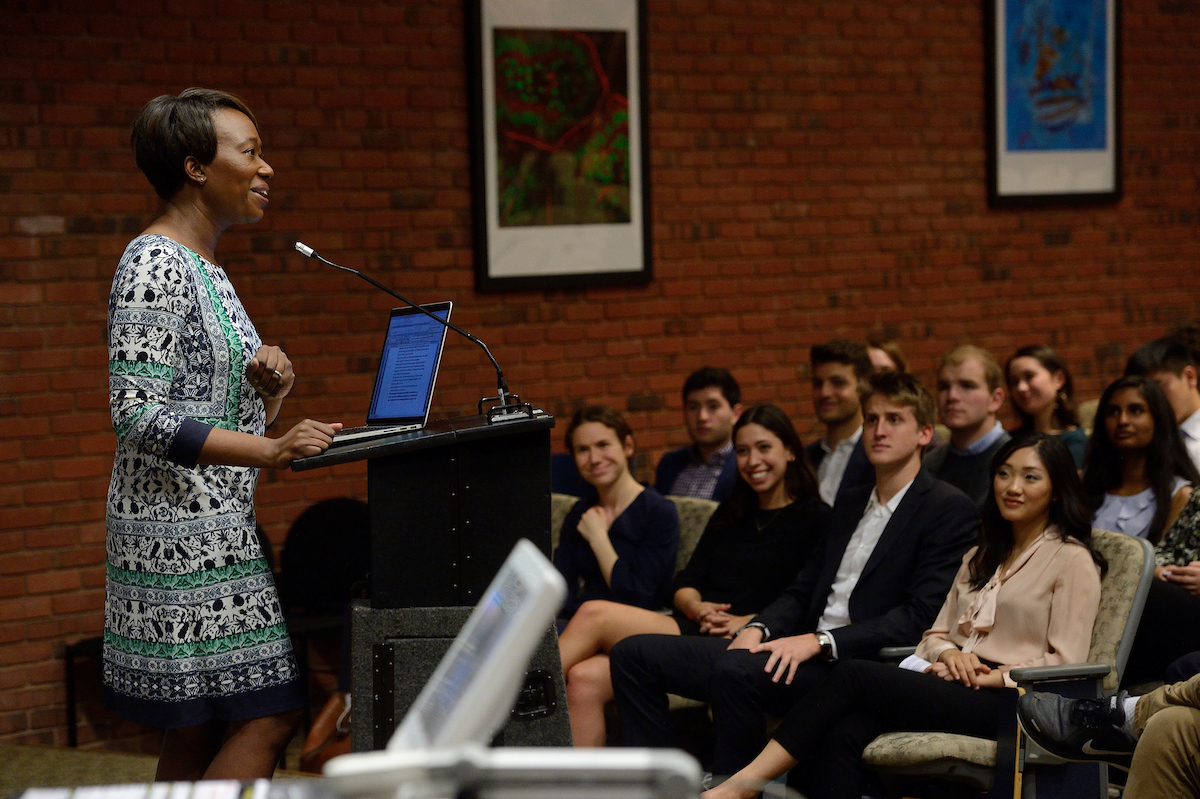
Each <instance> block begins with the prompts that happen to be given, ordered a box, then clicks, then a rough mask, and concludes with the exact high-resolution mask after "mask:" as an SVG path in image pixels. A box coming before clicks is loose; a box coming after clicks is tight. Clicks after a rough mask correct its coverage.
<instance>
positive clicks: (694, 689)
mask: <svg viewBox="0 0 1200 799" xmlns="http://www.w3.org/2000/svg"><path fill="white" fill-rule="evenodd" d="M728 646H729V642H728V641H726V640H725V639H723V638H708V637H703V636H689V635H682V636H681V635H634V636H630V637H629V638H626V639H624V640H623V641H619V642H618V643H617V645H616V646H614V647H613V648H612V651H611V652H609V673H610V674H611V675H612V684H613V693H614V695H615V697H616V701H617V712H619V713H620V714H621V740H622V743H624V744H625V745H626V746H657V747H668V746H675V745H676V744H675V728H674V726H673V725H672V724H671V716H670V712H669V709H668V706H667V694H668V693H672V694H678V695H680V696H686V697H688V698H689V699H698V700H701V701H705V702H707V701H708V700H709V696H708V685H709V676H710V674H711V672H712V664H713V662H714V661H715V660H716V659H717V658H718V657H719V656H720V655H721V653H722V652H724V651H725V648H726V647H728Z"/></svg>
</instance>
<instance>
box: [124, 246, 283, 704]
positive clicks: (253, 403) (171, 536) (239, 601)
mask: <svg viewBox="0 0 1200 799" xmlns="http://www.w3.org/2000/svg"><path fill="white" fill-rule="evenodd" d="M261 344H262V342H261V340H260V339H259V337H258V333H257V332H256V331H255V329H254V325H253V324H252V323H251V322H250V319H249V317H247V315H246V311H245V309H243V308H242V303H241V301H240V300H238V297H237V294H236V293H235V292H234V289H233V286H232V285H231V284H230V282H229V279H228V278H227V277H226V275H225V272H224V270H222V269H221V267H219V266H217V265H216V264H213V263H209V262H208V261H205V260H203V259H202V258H200V256H199V255H197V254H196V253H194V252H192V251H191V250H189V249H187V248H186V247H183V246H182V245H180V244H178V243H176V242H174V241H172V240H171V239H168V238H165V237H163V236H139V237H138V238H136V239H134V240H133V241H132V242H131V243H130V244H129V247H128V248H127V249H126V250H125V254H124V256H123V257H122V258H121V262H120V264H119V265H118V267H117V273H116V276H115V277H114V278H113V287H112V294H111V296H110V298H109V310H108V348H109V350H108V351H109V400H110V404H111V409H112V420H113V427H114V428H115V430H116V433H117V452H116V458H115V460H114V462H113V473H112V482H111V484H110V486H109V491H108V514H107V526H108V578H107V581H106V593H107V597H106V602H105V613H104V617H105V619H104V628H105V629H104V683H105V698H106V700H107V702H108V704H109V706H110V707H111V708H113V709H114V710H116V711H117V712H118V713H119V714H120V715H121V716H122V717H123V718H127V719H130V720H133V721H139V722H142V723H146V724H152V725H154V726H159V727H186V726H192V725H195V724H201V723H203V722H206V721H209V720H212V719H226V720H232V719H245V718H257V717H260V716H264V715H270V714H273V713H278V712H282V711H285V710H292V709H295V708H298V707H301V706H303V704H304V701H305V698H304V695H303V689H302V687H301V685H300V681H299V678H298V671H297V668H296V661H295V657H294V656H293V654H292V646H291V641H290V640H289V638H288V634H287V629H286V627H285V625H284V620H283V613H282V610H281V608H280V605H279V598H278V595H277V594H276V591H275V583H274V580H273V578H272V576H271V571H270V569H269V568H268V566H267V562H266V560H265V559H264V558H263V553H262V549H261V547H260V546H259V543H258V539H257V537H256V536H255V521H254V490H255V486H256V484H257V482H258V470H257V469H252V468H246V467H238V466H198V465H196V461H197V459H198V457H199V454H200V448H201V447H202V446H203V444H204V440H205V438H206V437H207V435H208V433H209V431H210V430H211V429H212V428H213V427H221V428H224V429H226V430H239V431H241V432H243V433H251V434H254V435H262V434H263V432H264V422H265V408H264V405H263V402H262V399H261V398H260V397H259V396H258V394H257V393H256V392H255V391H254V389H253V387H251V386H250V384H249V382H248V381H247V380H246V379H245V377H244V373H245V369H246V366H247V364H249V362H250V359H251V358H252V357H253V356H254V354H255V352H257V351H258V348H259V347H260V346H261Z"/></svg>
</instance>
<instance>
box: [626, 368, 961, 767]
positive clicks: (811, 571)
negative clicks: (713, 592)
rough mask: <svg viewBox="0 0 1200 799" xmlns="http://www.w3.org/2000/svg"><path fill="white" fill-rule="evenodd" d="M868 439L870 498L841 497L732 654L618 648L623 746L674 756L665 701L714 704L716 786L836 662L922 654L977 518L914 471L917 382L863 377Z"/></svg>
mask: <svg viewBox="0 0 1200 799" xmlns="http://www.w3.org/2000/svg"><path fill="white" fill-rule="evenodd" d="M870 387H871V388H870V394H869V395H868V397H867V400H866V402H865V403H864V406H865V408H866V414H865V424H864V432H863V438H864V440H865V442H866V452H867V456H868V457H869V458H870V459H871V463H872V464H873V465H874V468H875V474H876V485H875V487H874V488H872V487H860V488H857V489H852V490H849V491H847V492H845V493H844V494H843V495H842V496H841V497H839V499H838V501H837V504H836V505H835V506H834V508H833V515H832V517H831V519H830V525H829V534H828V536H827V538H826V539H825V541H824V542H823V543H822V545H821V546H820V547H818V549H817V550H816V552H814V554H813V556H812V558H811V560H810V561H809V562H808V564H807V565H806V566H805V567H804V569H803V570H802V571H801V572H800V574H799V575H798V576H797V578H796V581H795V582H794V583H793V584H792V585H791V586H790V587H789V588H788V589H787V590H786V591H785V592H784V594H783V595H782V596H780V597H779V599H777V600H776V601H775V602H773V603H772V604H771V605H770V606H769V607H767V609H766V610H764V611H763V612H762V613H760V614H759V615H758V616H756V617H755V618H754V619H753V620H752V621H751V622H750V623H749V624H747V625H746V626H745V627H743V628H742V629H741V630H739V631H738V633H737V634H736V635H735V636H734V639H733V641H732V642H729V641H726V640H724V639H716V638H707V637H701V636H667V635H639V636H634V637H632V638H626V639H625V640H624V641H621V642H620V643H618V644H617V645H616V646H615V647H613V649H612V652H611V671H612V681H613V688H614V690H615V692H616V699H617V706H618V709H619V711H620V716H621V728H622V731H623V738H624V742H625V743H626V744H627V745H630V746H673V745H674V730H673V729H672V726H671V721H670V718H669V715H668V711H667V697H666V695H667V694H668V693H674V694H680V695H682V696H687V697H691V698H693V699H699V700H703V701H710V702H712V703H713V721H714V722H715V725H716V747H715V750H714V757H713V769H714V773H716V774H733V773H735V772H737V771H738V770H740V769H741V768H742V767H743V766H745V765H746V764H747V763H749V762H750V761H751V760H752V759H753V758H754V757H755V756H756V755H758V753H759V752H760V751H761V750H762V748H763V746H764V745H765V744H766V738H765V722H764V715H765V714H767V713H774V714H782V713H786V712H787V711H788V710H789V709H790V708H791V707H792V706H793V705H794V704H795V703H796V702H798V701H799V700H800V698H801V697H803V695H804V694H805V693H806V692H807V691H809V690H810V689H812V688H813V687H814V686H816V685H817V684H818V683H819V682H820V681H821V680H822V679H823V678H824V677H825V675H826V674H827V673H828V671H829V669H830V668H832V666H833V663H834V662H835V661H837V660H843V659H848V658H872V657H875V656H876V655H877V654H878V652H879V649H880V648H881V647H884V646H903V645H911V644H916V643H917V642H918V641H920V639H921V634H922V633H923V632H924V631H925V630H926V629H928V628H929V626H930V624H932V622H933V620H934V618H935V617H936V615H937V612H938V610H939V609H940V608H941V606H942V603H943V602H944V601H945V598H946V593H947V591H949V589H950V584H951V582H952V581H953V579H954V575H955V573H956V572H957V570H958V567H959V564H960V562H961V560H962V556H963V553H964V552H966V550H967V549H968V548H969V547H970V546H971V545H972V544H973V543H974V542H975V539H976V537H977V535H978V528H979V510H978V509H977V508H976V506H975V504H974V503H973V502H972V501H971V500H970V499H969V498H968V497H967V496H966V495H965V494H963V493H962V492H961V491H959V490H958V489H956V488H953V487H952V486H949V485H947V484H945V483H942V482H940V481H938V480H935V479H934V478H932V477H930V476H929V475H928V474H927V473H925V472H922V471H921V450H922V448H923V447H924V446H925V445H926V444H928V443H929V440H930V438H931V437H932V435H933V418H934V403H933V398H932V397H931V396H930V394H929V392H928V391H926V390H925V388H924V387H923V386H922V385H921V384H920V383H919V382H918V381H917V380H916V379H915V378H914V377H912V376H911V375H906V374H897V373H894V372H887V373H881V374H878V375H874V376H872V377H871V382H870Z"/></svg>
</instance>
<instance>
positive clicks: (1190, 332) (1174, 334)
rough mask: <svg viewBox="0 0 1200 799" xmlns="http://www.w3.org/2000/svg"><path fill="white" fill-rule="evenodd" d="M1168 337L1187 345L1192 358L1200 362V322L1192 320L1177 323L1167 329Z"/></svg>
mask: <svg viewBox="0 0 1200 799" xmlns="http://www.w3.org/2000/svg"><path fill="white" fill-rule="evenodd" d="M1167 338H1169V339H1171V340H1172V341H1178V342H1179V343H1180V344H1182V345H1183V346H1185V347H1187V348H1188V352H1190V353H1191V354H1192V360H1193V361H1195V362H1196V363H1197V364H1200V322H1197V321H1195V320H1191V321H1188V322H1182V323H1180V324H1178V325H1175V327H1173V328H1171V329H1170V330H1168V331H1167Z"/></svg>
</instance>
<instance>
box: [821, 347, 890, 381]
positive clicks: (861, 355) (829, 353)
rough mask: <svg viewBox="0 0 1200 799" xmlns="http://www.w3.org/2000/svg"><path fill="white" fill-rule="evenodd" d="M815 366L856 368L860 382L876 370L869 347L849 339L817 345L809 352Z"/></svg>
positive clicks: (855, 372)
mask: <svg viewBox="0 0 1200 799" xmlns="http://www.w3.org/2000/svg"><path fill="white" fill-rule="evenodd" d="M808 355H809V360H810V361H811V363H812V365H813V366H819V365H821V364H823V363H843V364H846V365H847V366H853V367H854V374H855V376H857V377H858V379H859V382H862V381H864V380H866V379H867V378H868V377H870V376H871V373H872V372H873V371H875V370H874V368H873V367H872V366H871V356H870V355H868V354H867V345H866V344H863V343H862V342H861V341H851V340H850V339H848V338H835V339H834V340H833V341H827V342H825V343H824V344H817V345H816V346H814V347H813V348H812V349H811V350H809V352H808Z"/></svg>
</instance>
